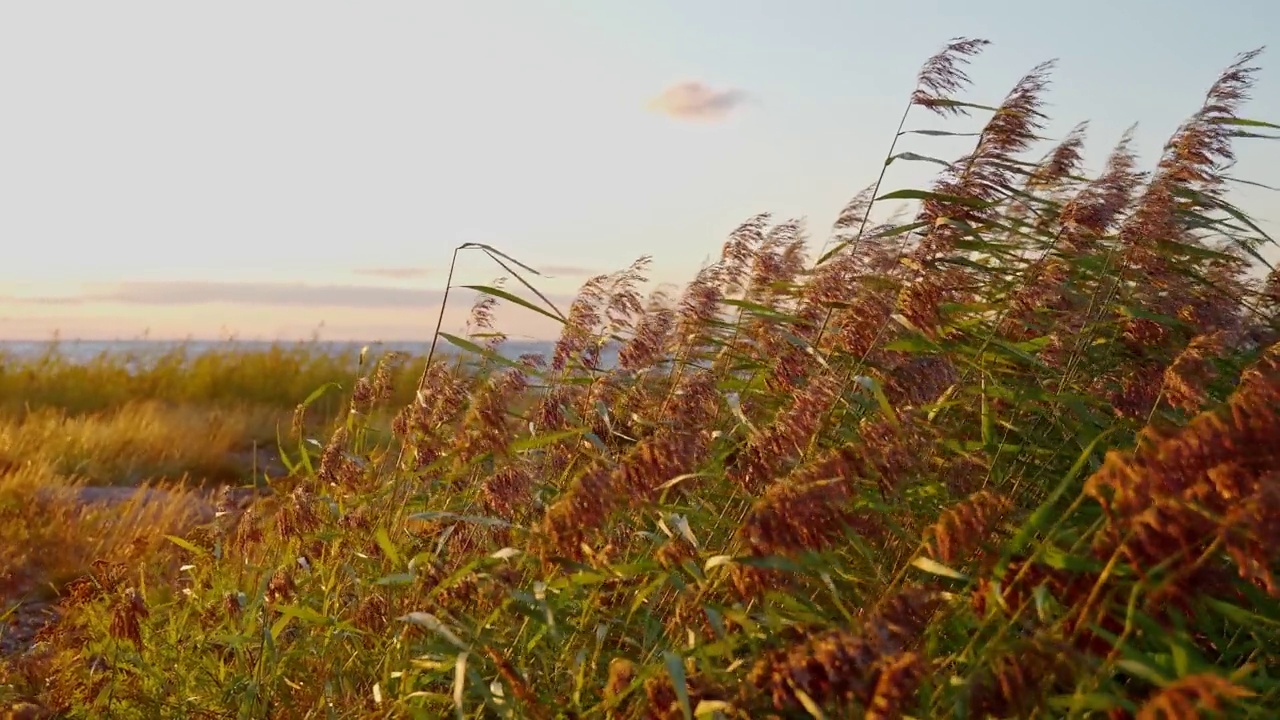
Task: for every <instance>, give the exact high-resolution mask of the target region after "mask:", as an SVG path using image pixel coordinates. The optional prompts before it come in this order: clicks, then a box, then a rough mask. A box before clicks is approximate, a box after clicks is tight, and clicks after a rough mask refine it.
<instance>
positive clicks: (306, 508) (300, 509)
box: [276, 485, 322, 540]
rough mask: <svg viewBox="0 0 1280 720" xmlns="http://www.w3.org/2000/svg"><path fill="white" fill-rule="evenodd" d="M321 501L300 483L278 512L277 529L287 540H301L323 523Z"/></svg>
mask: <svg viewBox="0 0 1280 720" xmlns="http://www.w3.org/2000/svg"><path fill="white" fill-rule="evenodd" d="M319 506H320V503H319V502H318V500H317V498H316V496H315V494H314V493H312V492H310V491H308V490H307V489H306V488H305V487H303V486H301V485H299V486H298V487H296V488H294V489H293V492H291V493H289V496H288V497H287V498H286V499H285V501H284V502H283V503H281V504H280V508H279V510H278V511H277V513H276V529H277V530H278V531H279V533H280V536H281V538H283V539H285V540H289V539H294V540H301V539H302V538H304V537H305V536H306V535H308V534H310V533H312V532H315V531H316V530H317V529H319V527H320V525H321V522H322V520H321V518H320V510H319Z"/></svg>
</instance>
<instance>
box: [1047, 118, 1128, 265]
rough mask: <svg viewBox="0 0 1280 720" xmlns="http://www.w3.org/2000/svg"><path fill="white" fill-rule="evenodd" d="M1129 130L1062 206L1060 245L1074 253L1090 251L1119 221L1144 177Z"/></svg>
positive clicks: (1059, 218) (1059, 216) (1059, 219)
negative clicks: (1099, 168) (1103, 163)
mask: <svg viewBox="0 0 1280 720" xmlns="http://www.w3.org/2000/svg"><path fill="white" fill-rule="evenodd" d="M1133 132H1134V128H1133V127H1130V128H1129V129H1127V130H1125V132H1124V135H1122V136H1121V138H1120V142H1119V143H1117V144H1116V146H1115V148H1113V149H1112V150H1111V154H1110V155H1108V156H1107V162H1106V166H1105V167H1104V168H1103V170H1102V173H1101V174H1100V175H1098V177H1097V178H1095V179H1094V180H1092V181H1091V182H1089V183H1088V184H1087V185H1085V186H1084V188H1082V189H1081V190H1080V192H1078V193H1076V195H1075V196H1074V197H1073V198H1071V199H1070V200H1069V201H1067V203H1066V204H1065V205H1064V206H1063V208H1062V212H1061V213H1059V215H1058V221H1059V222H1060V223H1061V226H1062V229H1063V235H1062V239H1063V245H1064V246H1065V247H1067V248H1070V249H1073V250H1075V251H1077V252H1079V251H1083V250H1087V249H1091V248H1092V247H1093V246H1094V245H1095V244H1096V243H1097V241H1098V239H1099V238H1101V237H1102V236H1103V235H1105V234H1106V233H1107V232H1108V231H1110V230H1111V229H1112V228H1113V227H1114V226H1115V224H1116V222H1117V221H1118V220H1119V219H1120V218H1121V214H1122V213H1123V212H1124V210H1125V208H1127V207H1129V204H1130V203H1131V202H1132V200H1133V197H1134V193H1135V192H1136V191H1137V190H1138V188H1139V187H1140V186H1141V185H1142V182H1143V180H1144V179H1145V177H1146V174H1145V173H1143V172H1140V171H1138V170H1137V169H1136V168H1137V157H1136V156H1135V155H1134V152H1133Z"/></svg>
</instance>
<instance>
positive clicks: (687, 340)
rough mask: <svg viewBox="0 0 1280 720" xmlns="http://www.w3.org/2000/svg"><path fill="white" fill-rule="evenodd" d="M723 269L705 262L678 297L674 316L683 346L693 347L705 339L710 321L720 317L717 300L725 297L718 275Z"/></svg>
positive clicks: (721, 273)
mask: <svg viewBox="0 0 1280 720" xmlns="http://www.w3.org/2000/svg"><path fill="white" fill-rule="evenodd" d="M723 274H724V268H723V267H722V266H720V265H718V264H717V265H707V266H706V267H703V268H702V269H701V270H699V271H698V274H697V276H696V277H694V279H693V281H692V282H690V283H689V285H688V286H687V287H686V288H685V290H684V292H683V293H682V294H681V296H680V309H679V311H678V314H677V318H676V336H677V338H678V339H679V340H680V342H681V343H683V345H684V346H685V347H686V348H693V347H696V345H697V344H698V343H699V341H700V340H701V339H704V338H705V334H706V333H707V332H708V330H709V328H710V326H711V323H712V322H713V321H714V320H716V319H717V318H718V316H719V310H720V301H721V300H722V299H724V292H723V291H722V290H721V278H722V276H723Z"/></svg>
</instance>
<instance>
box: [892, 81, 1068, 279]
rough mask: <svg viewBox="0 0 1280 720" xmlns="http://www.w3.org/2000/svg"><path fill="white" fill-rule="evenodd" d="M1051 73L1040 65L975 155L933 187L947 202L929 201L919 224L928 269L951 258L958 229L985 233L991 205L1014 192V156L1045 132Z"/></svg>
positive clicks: (1007, 102)
mask: <svg viewBox="0 0 1280 720" xmlns="http://www.w3.org/2000/svg"><path fill="white" fill-rule="evenodd" d="M1052 67H1053V61H1049V62H1045V63H1041V64H1040V65H1037V66H1036V67H1035V68H1033V69H1032V70H1031V72H1029V73H1027V74H1026V75H1024V76H1023V77H1022V79H1021V80H1019V81H1018V83H1017V84H1016V85H1014V87H1013V90H1011V91H1010V92H1009V94H1008V95H1007V96H1006V97H1005V99H1004V102H1003V103H1001V105H1000V107H999V108H998V109H997V110H996V112H995V113H994V114H993V115H992V116H991V119H990V120H988V121H987V124H986V125H985V126H984V127H983V129H982V131H981V132H980V133H979V136H978V142H977V145H976V147H975V148H974V150H973V152H971V153H970V154H969V155H967V156H965V157H963V158H961V159H960V160H958V161H956V162H955V163H952V165H951V166H950V167H949V168H948V169H947V170H945V171H943V174H942V177H941V178H939V179H938V180H937V181H936V182H935V183H934V192H936V193H939V194H940V195H942V196H944V197H930V198H926V199H925V200H924V201H923V202H922V204H921V208H920V212H919V214H918V215H917V221H919V222H923V223H926V224H927V226H928V228H929V229H928V230H927V231H926V232H925V234H924V236H923V237H922V238H921V239H920V244H919V246H918V247H917V248H915V249H914V250H913V251H912V254H913V256H914V257H916V259H917V260H919V261H920V262H922V263H924V264H926V265H929V264H931V263H932V262H933V261H936V260H937V259H939V258H941V257H944V256H945V255H947V254H949V253H950V252H951V250H952V248H953V246H954V244H955V242H956V241H957V240H959V239H960V238H961V237H962V236H963V234H964V231H963V230H961V229H960V227H959V226H962V225H967V226H969V227H972V228H975V229H976V228H980V227H982V226H983V225H985V224H986V221H987V219H988V218H989V217H990V216H991V214H992V212H993V209H992V206H993V204H994V203H996V202H998V201H1000V200H1003V199H1004V197H1005V196H1007V195H1008V194H1010V192H1011V191H1012V190H1013V185H1012V182H1013V177H1014V173H1015V172H1016V171H1015V168H1016V167H1017V159H1016V155H1017V154H1018V153H1020V152H1022V151H1024V150H1026V149H1027V148H1028V147H1030V146H1031V143H1032V142H1033V141H1034V140H1035V139H1036V132H1037V131H1039V130H1040V129H1042V128H1043V127H1044V118H1045V116H1044V114H1043V113H1042V112H1040V107H1041V105H1042V104H1043V100H1042V98H1041V95H1042V94H1043V92H1044V90H1045V88H1046V87H1047V86H1048V83H1049V78H1048V74H1049V70H1050V69H1052ZM945 196H953V197H957V198H963V199H964V200H963V201H955V200H949V199H946V198H945ZM973 201H977V203H978V204H976V205H975V204H973Z"/></svg>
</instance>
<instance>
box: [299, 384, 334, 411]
mask: <svg viewBox="0 0 1280 720" xmlns="http://www.w3.org/2000/svg"><path fill="white" fill-rule="evenodd" d="M341 389H342V386H341V385H339V384H338V383H336V382H327V383H325V384H323V385H321V386H320V387H318V388H316V389H315V390H312V391H311V394H310V395H308V396H307V399H306V400H303V401H302V406H303V407H310V406H311V403H313V402H315V401H317V400H319V399H320V397H321V396H322V395H324V394H325V393H327V392H329V391H330V390H341Z"/></svg>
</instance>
